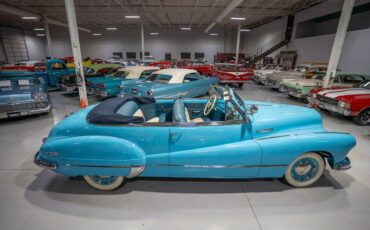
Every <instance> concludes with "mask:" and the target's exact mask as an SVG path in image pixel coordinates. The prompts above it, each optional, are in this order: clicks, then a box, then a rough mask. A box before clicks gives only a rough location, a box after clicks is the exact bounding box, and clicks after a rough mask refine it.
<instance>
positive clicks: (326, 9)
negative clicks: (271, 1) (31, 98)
mask: <svg viewBox="0 0 370 230" xmlns="http://www.w3.org/2000/svg"><path fill="white" fill-rule="evenodd" d="M366 2H370V0H357V1H356V3H355V5H360V4H363V3H366ZM342 6H343V0H331V1H328V2H326V3H323V4H320V5H317V6H315V7H312V8H309V9H307V10H304V11H301V12H298V13H297V14H296V15H295V20H294V28H293V37H292V41H291V42H290V43H289V44H288V45H287V46H285V47H283V48H281V49H280V50H296V51H297V52H298V60H297V63H298V64H299V63H302V62H305V61H318V62H329V57H330V53H331V49H332V45H333V42H334V36H335V34H330V35H322V36H314V37H308V38H300V39H295V31H296V28H297V24H298V23H299V22H302V21H306V20H310V19H312V18H316V17H320V16H324V15H327V14H330V13H334V12H337V11H340V10H341V9H342ZM286 20H287V19H286V18H283V19H279V20H277V21H274V22H271V23H269V24H266V25H263V26H261V27H258V28H256V29H254V30H253V31H252V32H250V33H249V34H247V35H246V39H245V44H246V46H247V53H249V52H248V50H253V48H255V47H259V46H260V44H264V43H265V42H266V41H268V40H269V39H270V38H272V37H273V35H275V34H278V33H279V32H284V31H285V26H286ZM369 20H370V19H369ZM280 50H278V51H276V52H274V53H273V54H271V55H269V56H271V57H274V56H275V55H276V54H277V53H278V52H280ZM369 60H370V28H368V29H364V30H356V31H350V32H347V35H346V39H345V42H344V45H343V50H342V55H341V57H340V60H339V68H340V69H342V70H343V71H345V72H356V73H364V74H370V64H369V63H370V62H369Z"/></svg>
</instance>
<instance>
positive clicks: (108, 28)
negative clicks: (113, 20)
mask: <svg viewBox="0 0 370 230" xmlns="http://www.w3.org/2000/svg"><path fill="white" fill-rule="evenodd" d="M107 30H117V28H116V27H107Z"/></svg>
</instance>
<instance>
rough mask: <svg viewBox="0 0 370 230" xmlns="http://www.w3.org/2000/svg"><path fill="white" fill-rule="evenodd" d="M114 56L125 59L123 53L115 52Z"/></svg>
mask: <svg viewBox="0 0 370 230" xmlns="http://www.w3.org/2000/svg"><path fill="white" fill-rule="evenodd" d="M113 56H116V57H120V58H123V54H122V52H113Z"/></svg>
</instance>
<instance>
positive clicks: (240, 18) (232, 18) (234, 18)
mask: <svg viewBox="0 0 370 230" xmlns="http://www.w3.org/2000/svg"><path fill="white" fill-rule="evenodd" d="M230 19H231V20H238V21H244V20H245V18H242V17H231V18H230Z"/></svg>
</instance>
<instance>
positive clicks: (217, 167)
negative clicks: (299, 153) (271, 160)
mask: <svg viewBox="0 0 370 230" xmlns="http://www.w3.org/2000/svg"><path fill="white" fill-rule="evenodd" d="M147 166H160V167H161V166H162V167H184V168H212V169H223V168H265V167H286V166H288V164H276V165H181V164H149V165H147Z"/></svg>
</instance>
